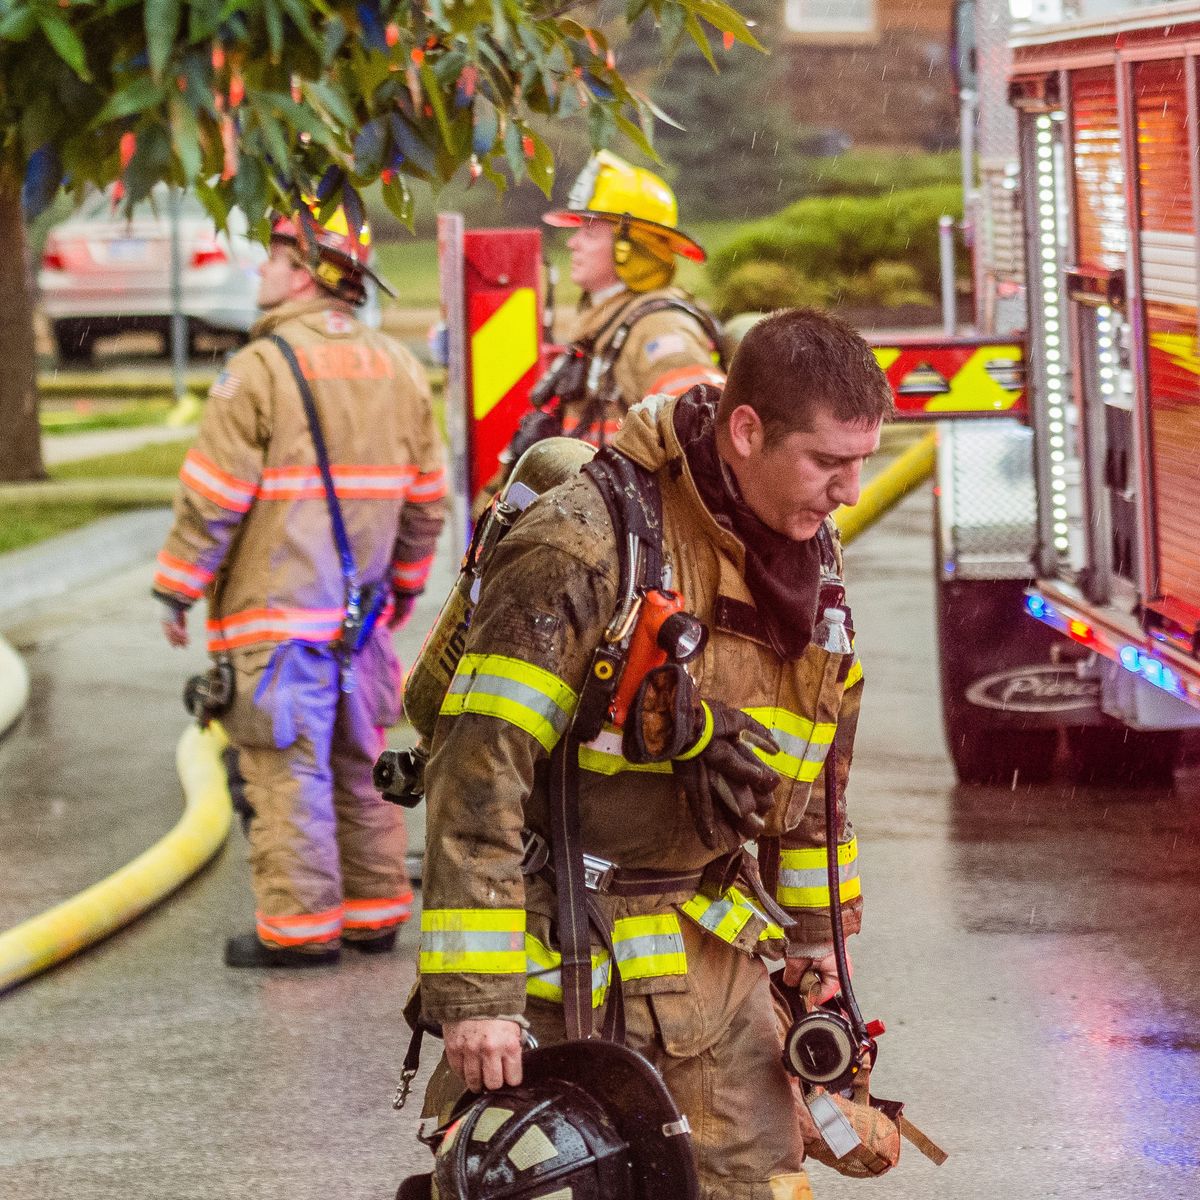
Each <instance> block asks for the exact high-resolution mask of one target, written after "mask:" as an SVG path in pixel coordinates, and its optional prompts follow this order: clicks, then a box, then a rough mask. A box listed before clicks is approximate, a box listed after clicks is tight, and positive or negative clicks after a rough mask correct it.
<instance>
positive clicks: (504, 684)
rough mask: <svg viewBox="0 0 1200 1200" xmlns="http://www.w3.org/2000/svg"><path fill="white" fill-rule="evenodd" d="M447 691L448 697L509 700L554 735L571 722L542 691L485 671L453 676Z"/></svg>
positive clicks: (568, 716)
mask: <svg viewBox="0 0 1200 1200" xmlns="http://www.w3.org/2000/svg"><path fill="white" fill-rule="evenodd" d="M447 690H448V692H449V693H450V695H452V696H468V695H470V694H471V693H472V692H475V693H478V694H479V695H482V696H497V697H499V698H500V699H501V700H511V701H512V702H513V703H514V704H519V705H520V706H521V707H522V708H525V709H528V710H529V711H530V712H532V713H535V714H536V715H537V716H539V717H541V718H543V720H545V721H546V722H548V723H549V725H550V726H551V727H552V728H553V730H554V731H555V733H558V734H562V733H563V731H564V730H565V729H566V728H567V725H568V724H569V722H570V720H571V714H570V713H568V712H565V711H564V710H563V709H562V708H560V707H559V705H558V704H557V703H556V702H555V701H554V700H552V699H551V698H550V697H549V696H547V695H546V694H545V692H539V691H538V690H537V688H534V687H530V686H529V685H528V684H526V683H518V682H517V681H516V680H515V679H506V678H505V677H504V676H503V675H493V674H491V673H489V672H488V671H487V670H486V669H484V670H480V671H477V672H475V673H474V674H463V673H460V674H457V675H455V676H454V678H453V679H452V680H451V681H450V687H449V688H448V689H447Z"/></svg>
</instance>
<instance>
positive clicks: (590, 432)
mask: <svg viewBox="0 0 1200 1200" xmlns="http://www.w3.org/2000/svg"><path fill="white" fill-rule="evenodd" d="M578 428H579V418H578V417H576V416H570V415H568V416H565V417H563V433H564V434H565V435H566V436H568V437H579V440H580V441H583V442H587V444H588V445H589V446H602V445H604V444H605V443H607V442H611V441H612V440H613V438H614V437H616V435H617V433H618V431H619V430H620V428H621V422H620V420H619V419H617V420H609V421H593V422H592V424H591V425H589V426H588V428H587V432H586V433H585V434H583V435H582V436H580V435H579V434H577V433H576V432H575V431H576V430H577V429H578Z"/></svg>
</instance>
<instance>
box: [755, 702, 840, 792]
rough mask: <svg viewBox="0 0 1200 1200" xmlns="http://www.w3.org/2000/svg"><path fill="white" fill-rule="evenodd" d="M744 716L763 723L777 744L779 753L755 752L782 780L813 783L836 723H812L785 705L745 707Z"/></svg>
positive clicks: (835, 731)
mask: <svg viewBox="0 0 1200 1200" xmlns="http://www.w3.org/2000/svg"><path fill="white" fill-rule="evenodd" d="M742 711H743V712H745V713H746V715H747V716H750V717H753V718H754V719H755V720H756V721H758V722H760V723H761V724H763V725H765V726H766V727H767V729H768V730H769V731H770V734H771V736H772V737H773V738H774V739H775V741H776V742H777V743H778V745H779V753H778V754H765V753H763V752H762V751H760V750H755V752H754V753H755V754H757V755H758V757H759V758H761V759H762V760H763V762H765V763H766V764H767V766H769V767H773V768H774V769H775V770H776V771H778V772H779V773H780V775H782V776H783V777H784V778H785V779H797V780H799V781H800V782H801V783H812V782H813V780H814V779H816V778H817V776H818V775H820V773H821V764H822V763H823V762H824V761H825V756H826V755H827V754H828V753H829V745H830V743H831V742H832V741H833V735H834V734H835V733H837V725H835V724H832V723H828V722H820V723H814V722H812V721H810V720H808V718H807V717H802V716H800V714H799V713H794V712H791V711H789V710H788V709H786V708H747V709H743V710H742Z"/></svg>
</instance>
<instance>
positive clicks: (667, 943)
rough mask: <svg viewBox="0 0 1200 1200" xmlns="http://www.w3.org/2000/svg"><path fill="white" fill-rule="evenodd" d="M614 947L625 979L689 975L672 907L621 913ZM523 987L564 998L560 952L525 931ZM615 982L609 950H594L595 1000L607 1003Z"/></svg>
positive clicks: (537, 993)
mask: <svg viewBox="0 0 1200 1200" xmlns="http://www.w3.org/2000/svg"><path fill="white" fill-rule="evenodd" d="M612 940H613V949H614V950H615V951H616V955H617V964H618V967H619V969H620V976H621V978H622V979H624V980H631V979H657V978H659V977H660V976H663V975H686V974H687V952H686V951H685V950H684V947H683V931H682V930H681V929H680V928H679V918H678V917H677V916H676V915H675V914H674V913H652V914H650V915H649V916H642V917H619V918H618V919H617V920H616V921H615V922H614V924H613V934H612ZM525 957H526V960H527V962H526V968H525V969H526V972H527V974H526V978H525V990H526V991H527V992H528V993H529V994H530V995H531V996H537V997H539V998H540V999H543V1000H551V1001H554V1002H555V1003H558V1004H561V1003H562V955H561V954H559V953H558V952H557V951H556V950H552V949H550V948H549V947H548V946H544V945H543V944H542V943H541V942H540V941H539V940H538V939H537V938H535V937H534V936H533V935H532V934H529V933H527V934H526V935H525ZM611 982H612V963H611V961H610V960H609V957H608V952H607V951H605V950H593V951H592V1006H593V1007H594V1008H595V1007H599V1005H601V1004H603V1003H604V999H605V996H606V995H607V994H608V987H609V984H610V983H611Z"/></svg>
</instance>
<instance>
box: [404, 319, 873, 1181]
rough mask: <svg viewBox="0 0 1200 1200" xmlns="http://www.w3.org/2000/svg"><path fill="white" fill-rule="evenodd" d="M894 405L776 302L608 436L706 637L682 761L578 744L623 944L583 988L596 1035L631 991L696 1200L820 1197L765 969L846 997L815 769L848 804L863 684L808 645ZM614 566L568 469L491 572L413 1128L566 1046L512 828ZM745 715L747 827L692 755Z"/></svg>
mask: <svg viewBox="0 0 1200 1200" xmlns="http://www.w3.org/2000/svg"><path fill="white" fill-rule="evenodd" d="M891 405H892V400H891V394H890V391H889V389H888V386H887V382H886V380H885V378H884V377H883V375H882V373H881V372H880V371H879V368H878V367H877V365H876V364H875V361H874V358H873V357H872V355H871V352H870V350H869V349H868V348H867V347H866V345H865V344H864V343H863V342H862V340H861V339H860V338H858V336H857V335H856V334H854V333H853V332H852V331H850V330H849V329H847V328H846V327H845V326H842V325H841V324H840V323H838V322H836V321H834V320H832V319H831V318H828V317H825V316H823V315H820V314H817V313H812V312H808V311H805V310H793V311H788V312H783V313H780V314H776V315H775V316H773V317H770V318H768V319H766V320H764V321H763V322H761V323H760V324H759V325H757V326H755V327H754V329H752V330H751V331H750V333H749V334H748V335H747V336H746V338H745V340H744V341H743V343H742V344H741V346H740V347H739V349H738V352H737V355H736V357H735V359H734V361H733V364H732V366H731V368H730V374H729V380H728V384H727V386H726V388H725V390H724V392H723V393H721V392H719V391H717V390H716V389H713V388H708V387H705V386H701V387H698V388H696V389H693V390H692V391H689V392H688V393H687V394H685V395H684V396H682V397H680V398H674V399H672V398H666V397H662V398H654V399H651V400H649V401H647V402H646V403H645V404H642V405H640V406H638V407H636V408H634V409H633V410H632V411H631V413H630V414H629V417H628V418H627V420H626V422H625V424H624V426H623V427H622V429H621V431H620V432H619V434H618V435H617V437H616V439H615V442H614V447H615V449H617V450H619V451H620V452H621V453H622V454H624V455H626V456H628V458H630V459H632V460H633V461H634V462H636V463H638V464H640V465H641V467H643V468H645V469H647V470H648V471H651V472H653V473H654V476H655V478H656V480H657V484H658V488H659V491H660V494H661V497H662V505H663V550H664V557H665V563H666V567H667V568H668V570H669V574H670V578H671V585H670V586H671V587H673V588H674V589H676V590H677V591H679V592H680V593H681V594H682V596H683V597H684V601H685V603H686V606H687V610H688V611H689V612H691V613H692V614H694V615H695V616H697V617H698V618H700V619H701V620H702V621H703V622H704V623H705V625H706V626H707V628H708V631H709V639H708V642H707V644H706V646H705V648H704V649H703V651H702V653H701V654H700V655H699V657H697V658H695V659H694V660H693V661H691V662H689V663H688V664H687V667H686V671H687V672H688V674H689V676H690V679H691V681H692V684H693V685H694V689H695V694H696V696H697V697H698V699H697V701H696V703H695V704H694V706H693V707H694V713H695V716H696V718H697V721H696V726H695V731H694V733H693V735H691V736H690V739H689V741H688V744H687V745H686V747H685V748H684V749H681V750H679V751H678V752H677V753H676V754H675V757H674V759H673V761H661V760H660V761H650V762H647V761H639V760H635V757H631V756H630V743H629V739H628V728H626V730H625V731H624V734H623V732H622V731H621V730H617V729H615V728H613V727H612V726H610V725H606V726H605V728H604V730H603V732H601V734H600V735H599V736H598V737H596V738H595V739H594V740H592V741H590V742H588V743H586V744H583V745H581V746H580V747H579V750H578V768H579V770H578V796H577V799H578V809H579V814H580V817H579V819H580V824H581V841H582V849H583V851H584V852H586V853H587V854H589V855H594V856H597V857H598V858H600V859H603V860H607V861H608V862H609V863H611V864H615V871H614V874H613V876H612V880H611V882H610V883H608V884H604V885H602V890H601V891H600V892H599V893H597V894H595V895H594V896H593V897H592V899H593V900H594V902H595V904H597V905H598V906H599V908H600V910H601V912H602V914H603V917H604V921H605V923H606V925H607V929H608V931H609V933H610V936H611V946H612V955H610V953H609V951H608V950H607V949H606V948H605V947H604V945H603V944H602V940H601V939H600V938H598V937H597V935H596V934H595V933H593V935H592V939H591V941H592V948H591V953H592V981H591V986H592V996H591V1000H592V1004H593V1006H594V1013H595V1015H596V1024H597V1026H599V1024H600V1014H601V1013H602V1012H604V1011H607V1008H606V1006H607V1005H609V1004H611V1002H612V997H611V992H612V991H613V990H614V989H615V988H618V987H619V988H620V989H621V992H622V994H623V997H624V1010H625V1023H626V1031H627V1032H626V1040H627V1044H628V1045H630V1046H631V1047H632V1048H633V1049H635V1050H638V1051H640V1052H641V1053H643V1054H645V1055H646V1056H647V1057H648V1058H650V1060H651V1061H652V1062H653V1063H654V1064H655V1065H656V1066H657V1067H658V1069H659V1070H660V1071H661V1072H662V1075H663V1078H664V1080H665V1081H666V1084H667V1086H668V1088H669V1089H670V1091H671V1092H672V1094H673V1095H674V1097H675V1099H676V1101H677V1103H678V1104H679V1107H680V1108H681V1110H682V1111H683V1112H684V1113H685V1114H686V1116H687V1117H688V1120H689V1122H690V1124H691V1129H692V1135H693V1139H694V1145H695V1148H696V1153H697V1158H698V1166H699V1171H700V1180H701V1194H702V1196H703V1197H704V1200H718V1198H721V1200H804V1198H806V1197H808V1196H810V1194H811V1193H810V1190H809V1185H808V1181H807V1177H806V1175H805V1172H804V1168H803V1166H802V1160H803V1158H804V1145H803V1143H804V1140H805V1138H806V1136H807V1138H808V1139H810V1140H811V1139H812V1138H813V1137H814V1136H815V1130H814V1129H813V1127H812V1124H811V1119H810V1118H809V1116H808V1113H807V1110H806V1109H805V1107H804V1105H803V1103H802V1102H801V1101H800V1100H799V1095H798V1092H797V1091H796V1090H795V1088H794V1086H793V1083H792V1082H791V1081H790V1079H789V1077H788V1076H787V1075H786V1074H785V1072H784V1069H783V1067H782V1065H781V1047H782V1027H781V1017H780V1015H779V1013H778V1012H777V1010H776V1008H775V1007H774V1005H773V1002H772V998H771V994H770V990H769V987H768V980H767V972H766V967H765V965H764V961H763V960H764V958H770V957H775V958H778V957H781V956H786V958H787V965H786V968H785V971H786V974H787V978H788V981H789V982H790V983H792V984H796V983H798V982H799V980H800V978H801V975H802V974H803V973H804V972H805V971H808V970H813V971H815V972H816V974H817V975H818V976H819V977H820V978H821V980H822V984H823V989H822V991H823V994H824V995H825V996H828V995H831V994H833V992H835V991H836V989H837V983H836V969H835V965H834V962H833V954H832V937H831V932H830V917H829V904H830V900H831V897H830V895H829V891H828V887H827V881H826V874H825V858H826V851H825V847H824V840H825V839H824V823H823V811H822V804H821V800H820V798H821V795H822V790H821V789H822V787H823V774H822V769H823V764H824V763H825V761H826V759H827V757H828V756H829V754H830V747H831V745H834V744H836V747H837V754H836V762H837V774H838V777H839V778H838V781H839V784H840V787H839V794H840V795H841V796H844V793H845V784H846V779H847V774H848V770H849V765H850V759H851V753H852V747H853V741H854V733H855V724H856V721H857V716H858V711H859V701H860V695H861V691H862V686H863V673H862V668H861V666H860V664H859V661H858V658H857V654H856V653H855V652H854V651H853V649H851V651H850V652H849V653H846V652H844V651H840V652H837V653H833V652H831V651H830V650H828V649H826V648H823V647H822V646H821V645H819V644H817V643H815V642H814V641H812V640H811V639H812V634H813V631H814V628H815V626H816V624H817V622H818V620H819V616H820V614H818V612H817V606H818V602H819V601H818V598H819V597H824V596H826V595H827V594H829V593H828V591H827V585H828V584H829V582H830V581H831V580H832V581H835V582H836V581H837V580H838V578H839V576H840V570H841V555H840V549H839V548H838V546H837V543H836V533H835V532H834V531H833V526H832V522H829V521H828V517H829V514H830V513H831V512H832V511H833V509H834V508H835V507H837V506H838V505H839V504H853V503H855V501H856V500H857V498H858V492H859V474H860V469H861V466H862V463H863V461H864V460H865V458H866V457H867V456H868V455H870V454H871V453H872V452H873V451H874V450H875V449H876V448H877V446H878V442H879V429H880V424H881V422H882V420H883V419H884V418H885V417H886V416H887V415H889V414H890V411H891ZM617 561H618V550H617V545H616V538H615V536H614V533H613V525H612V521H611V519H610V517H609V515H608V510H607V508H606V505H605V502H604V500H603V498H602V496H601V494H600V490H599V488H598V487H597V486H596V484H595V483H594V482H593V481H592V479H591V478H589V477H588V476H587V475H582V474H581V475H580V476H578V477H576V478H575V479H573V480H571V481H569V482H567V483H566V484H563V485H562V486H561V487H559V488H556V489H555V490H553V491H551V492H550V493H548V494H546V495H545V496H543V497H541V498H540V499H539V500H537V501H535V502H534V504H533V505H532V506H531V507H530V508H529V509H528V510H527V511H526V513H525V514H524V515H523V516H522V518H521V519H520V520H519V521H518V523H517V524H516V526H515V527H514V529H513V530H512V531H511V532H510V533H509V534H508V535H507V537H506V538H505V540H504V541H503V542H502V543H501V544H500V546H499V548H498V550H497V553H496V556H495V558H494V559H493V560H492V562H491V563H490V564H489V567H488V569H487V571H486V573H485V576H484V580H483V586H482V592H481V595H480V598H479V603H478V606H477V608H476V609H475V615H474V618H473V622H472V625H471V630H470V634H469V638H468V644H467V647H466V652H465V654H464V656H463V658H462V660H461V663H460V665H459V667H458V672H457V675H456V677H455V679H454V681H453V682H452V685H451V688H450V691H449V693H448V695H447V697H446V700H445V703H444V705H443V707H442V710H441V715H440V717H439V720H438V724H437V728H436V731H435V735H434V743H433V748H432V756H431V760H430V762H429V765H428V768H427V771H426V776H425V779H426V794H427V797H428V804H429V810H428V835H427V844H426V862H425V875H424V879H423V888H424V910H423V914H422V922H421V956H420V1001H421V1008H422V1012H423V1013H424V1015H425V1017H426V1018H427V1019H429V1020H432V1021H436V1022H440V1023H441V1025H442V1028H443V1031H444V1035H445V1046H446V1054H445V1057H444V1058H443V1061H442V1063H441V1064H439V1067H438V1069H437V1071H436V1072H435V1074H434V1077H433V1079H432V1081H431V1083H430V1086H429V1088H428V1090H427V1093H426V1101H425V1112H426V1116H434V1115H438V1116H440V1117H442V1118H445V1116H446V1115H447V1113H448V1112H449V1109H450V1106H451V1105H452V1104H453V1102H454V1100H455V1098H456V1097H457V1096H458V1095H459V1094H460V1093H461V1092H462V1090H463V1088H464V1086H465V1087H466V1088H469V1089H472V1090H479V1089H480V1088H497V1087H501V1086H503V1085H513V1084H516V1083H519V1081H520V1073H521V1066H520V1064H521V1052H520V1048H521V1034H522V1027H523V1026H530V1027H532V1030H533V1032H534V1034H535V1035H536V1036H537V1038H538V1040H539V1041H540V1042H542V1043H543V1044H547V1043H554V1042H556V1041H561V1040H563V1039H564V1037H565V1036H566V1034H565V1021H564V1007H563V978H562V974H561V973H560V971H559V965H560V961H561V959H560V950H559V946H558V944H557V943H556V930H557V928H558V927H559V926H558V924H557V918H556V913H557V909H556V896H555V891H554V886H553V877H552V876H551V875H550V874H549V873H548V872H547V871H546V870H544V869H540V870H534V871H533V873H530V874H524V873H523V869H522V864H523V844H524V842H525V841H526V840H527V834H525V833H523V831H532V832H533V833H535V834H537V835H540V837H541V838H542V839H546V840H551V839H552V831H551V829H550V827H549V792H548V786H547V773H548V772H547V760H548V758H550V756H551V755H552V752H553V751H554V749H555V747H556V746H557V745H558V743H559V740H560V739H561V738H562V737H563V736H564V733H565V732H566V731H567V730H568V727H569V725H570V722H571V718H572V715H573V712H574V710H575V706H576V703H577V700H578V697H579V695H580V692H581V688H582V687H583V685H584V681H585V678H586V676H587V674H588V671H589V666H590V664H591V661H592V654H593V651H594V650H595V648H596V646H597V644H598V643H599V641H600V639H601V635H602V632H603V630H604V627H605V626H606V624H607V623H608V622H609V620H610V619H611V617H612V615H613V613H614V611H615V609H616V606H617V599H618V597H617V591H618V572H617V567H616V564H617ZM822 581H824V584H823V582H822ZM835 594H838V593H837V592H836V589H835ZM701 701H702V702H701ZM630 720H633V717H632V716H631V718H630ZM756 723H757V724H756ZM746 728H754V729H757V730H759V731H760V733H761V734H764V735H769V738H768V741H767V743H766V745H767V746H769V747H770V749H769V750H767V749H761V748H760V750H759V751H757V752H755V756H754V757H753V765H754V767H755V769H756V770H758V771H760V772H765V776H766V779H767V783H766V785H765V787H763V786H761V785H762V780H761V778H760V780H759V783H758V785H756V787H757V794H756V803H757V804H758V807H756V808H755V809H754V811H753V812H750V813H747V812H730V811H725V812H724V813H723V815H718V817H717V818H716V820H715V822H714V817H713V814H714V812H718V813H719V812H720V807H721V806H720V805H719V804H718V805H717V806H716V808H715V809H714V808H712V807H709V808H707V809H706V808H705V806H704V804H703V803H700V801H702V800H703V798H704V793H703V788H699V789H698V788H697V787H696V786H695V781H696V780H697V779H703V778H704V776H703V775H702V774H699V773H696V772H692V773H689V771H688V763H689V761H692V762H694V761H695V760H696V758H697V756H700V757H701V758H704V757H706V756H708V755H709V754H710V753H715V751H716V749H717V746H718V742H719V741H720V740H721V739H730V741H729V742H728V743H727V744H726V745H725V747H724V749H725V751H726V752H728V750H729V747H730V745H731V744H732V743H733V742H734V741H736V738H737V734H738V731H739V730H741V729H746ZM758 744H759V745H760V747H761V746H762V745H763V743H761V742H760V743H758ZM748 753H749V752H748ZM721 761H728V755H727V757H726V759H725V760H718V759H717V758H715V757H714V758H712V759H710V761H709V766H708V768H707V769H708V770H709V771H710V772H711V771H712V770H717V771H718V772H720V771H722V770H723V769H724V768H722V766H721V765H720V763H721ZM739 761H741V763H742V766H743V767H744V766H745V765H746V764H745V761H744V760H739ZM731 778H732V776H731ZM687 780H691V781H692V783H691V784H688V783H686V781H687ZM754 838H757V839H758V841H759V857H760V860H761V861H762V862H764V864H766V863H768V862H770V861H771V860H773V861H774V866H773V867H770V868H769V869H768V868H764V873H763V874H764V882H765V883H766V884H767V886H768V888H771V889H773V891H774V898H775V899H776V900H777V901H778V903H779V905H781V906H782V907H783V908H784V909H786V910H787V912H788V914H789V915H791V916H793V917H794V918H795V919H796V924H795V926H794V927H793V928H792V929H791V930H790V935H789V936H788V937H785V935H784V930H783V929H782V928H780V927H779V926H776V925H774V924H773V923H772V922H771V921H770V920H769V919H768V917H767V916H766V915H765V914H764V913H763V912H762V911H761V908H760V907H759V906H758V905H756V904H755V903H754V901H753V899H752V898H751V896H750V894H749V885H748V884H747V883H745V882H744V877H743V878H742V879H739V878H738V877H737V876H736V874H732V875H731V873H730V871H729V869H728V867H729V864H730V863H734V864H736V863H737V862H738V861H739V858H738V856H739V855H740V854H741V844H742V843H743V842H745V841H747V840H752V839H754ZM857 854H858V852H857V842H856V840H855V837H854V833H853V829H852V827H851V826H850V824H849V823H848V822H847V823H846V824H845V826H844V834H843V836H842V839H841V841H840V851H839V862H840V872H841V878H840V895H839V897H836V898H834V899H835V901H837V902H840V904H841V905H842V911H843V918H844V922H845V928H846V929H847V931H849V932H854V931H856V930H857V929H858V928H859V925H860V913H861V904H862V901H861V895H860V888H859V879H858V863H857ZM525 866H526V869H530V864H529V861H528V859H526V860H525ZM612 956H615V958H616V964H615V966H614V963H613V962H612ZM618 968H619V982H618Z"/></svg>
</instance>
